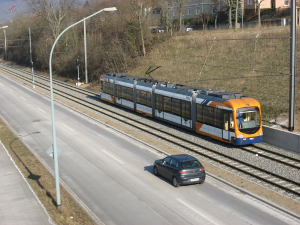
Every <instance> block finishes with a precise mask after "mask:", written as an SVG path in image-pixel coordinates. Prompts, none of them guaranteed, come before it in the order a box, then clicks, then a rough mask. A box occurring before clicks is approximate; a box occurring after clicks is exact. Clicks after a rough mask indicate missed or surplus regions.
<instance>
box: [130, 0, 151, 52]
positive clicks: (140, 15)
mask: <svg viewBox="0 0 300 225" xmlns="http://www.w3.org/2000/svg"><path fill="white" fill-rule="evenodd" d="M128 5H129V8H130V9H131V11H133V13H134V15H135V17H136V18H137V21H138V27H137V29H138V30H139V33H140V37H141V42H142V51H143V55H144V56H145V55H146V48H145V39H144V28H143V27H144V23H145V21H146V20H147V18H148V15H149V13H150V12H152V10H153V8H155V1H151V0H130V2H129V4H128Z"/></svg>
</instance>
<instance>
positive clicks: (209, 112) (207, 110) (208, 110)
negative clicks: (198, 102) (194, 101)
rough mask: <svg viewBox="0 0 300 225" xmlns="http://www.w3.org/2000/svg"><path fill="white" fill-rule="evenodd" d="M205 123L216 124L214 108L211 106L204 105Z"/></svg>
mask: <svg viewBox="0 0 300 225" xmlns="http://www.w3.org/2000/svg"><path fill="white" fill-rule="evenodd" d="M203 123H206V124H211V125H215V123H214V108H212V107H209V106H203Z"/></svg>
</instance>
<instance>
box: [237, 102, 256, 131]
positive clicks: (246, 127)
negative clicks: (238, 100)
mask: <svg viewBox="0 0 300 225" xmlns="http://www.w3.org/2000/svg"><path fill="white" fill-rule="evenodd" d="M236 121H237V124H238V128H239V130H240V131H241V132H243V133H246V134H253V133H255V132H257V131H258V129H259V127H260V113H259V109H258V107H245V108H240V109H238V110H237V111H236Z"/></svg>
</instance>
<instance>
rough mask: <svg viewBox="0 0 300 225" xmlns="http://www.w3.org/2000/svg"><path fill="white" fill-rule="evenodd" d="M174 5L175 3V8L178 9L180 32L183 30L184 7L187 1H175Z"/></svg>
mask: <svg viewBox="0 0 300 225" xmlns="http://www.w3.org/2000/svg"><path fill="white" fill-rule="evenodd" d="M173 3H175V6H176V7H177V8H178V17H179V30H181V29H182V20H183V6H184V4H185V3H186V0H174V1H173Z"/></svg>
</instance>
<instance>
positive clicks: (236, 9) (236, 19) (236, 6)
mask: <svg viewBox="0 0 300 225" xmlns="http://www.w3.org/2000/svg"><path fill="white" fill-rule="evenodd" d="M238 3H239V2H238V0H236V5H235V23H234V24H235V26H234V29H235V30H237V28H238V27H237V24H238V6H239V4H238Z"/></svg>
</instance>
